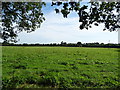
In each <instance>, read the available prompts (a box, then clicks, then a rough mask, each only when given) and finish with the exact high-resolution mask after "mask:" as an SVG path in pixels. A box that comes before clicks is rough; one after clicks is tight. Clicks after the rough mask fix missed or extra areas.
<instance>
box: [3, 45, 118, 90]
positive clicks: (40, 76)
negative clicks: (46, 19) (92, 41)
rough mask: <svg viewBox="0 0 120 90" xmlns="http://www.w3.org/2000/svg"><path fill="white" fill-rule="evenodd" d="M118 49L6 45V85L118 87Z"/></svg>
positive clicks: (4, 73)
mask: <svg viewBox="0 0 120 90" xmlns="http://www.w3.org/2000/svg"><path fill="white" fill-rule="evenodd" d="M119 50H120V49H117V48H86V47H23V46H22V47H21V46H19V47H15V46H3V47H2V76H3V77H2V80H3V81H2V83H3V88H118V87H120V82H119V79H118V68H119V65H118V51H119Z"/></svg>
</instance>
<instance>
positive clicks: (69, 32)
mask: <svg viewBox="0 0 120 90" xmlns="http://www.w3.org/2000/svg"><path fill="white" fill-rule="evenodd" d="M83 3H84V4H85V3H86V2H83ZM43 13H44V16H45V18H46V20H45V21H44V22H43V23H42V24H41V27H40V28H38V29H36V31H34V32H31V33H26V32H21V33H20V34H19V36H18V38H19V39H20V41H18V43H41V44H42V43H61V41H65V42H67V43H77V42H78V41H80V42H82V43H87V42H91V43H92V42H99V43H109V41H110V42H111V43H118V32H116V31H115V32H109V31H103V30H102V29H103V27H104V25H103V24H100V25H99V26H94V25H93V27H92V28H91V29H89V30H86V29H84V30H80V29H79V25H80V23H79V17H78V16H77V14H76V13H75V12H72V13H71V14H70V15H68V18H63V16H62V14H56V13H55V11H54V7H51V6H50V3H47V5H46V7H44V8H43Z"/></svg>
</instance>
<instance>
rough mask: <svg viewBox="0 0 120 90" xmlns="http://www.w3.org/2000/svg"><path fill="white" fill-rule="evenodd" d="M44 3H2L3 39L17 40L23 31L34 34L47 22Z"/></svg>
mask: <svg viewBox="0 0 120 90" xmlns="http://www.w3.org/2000/svg"><path fill="white" fill-rule="evenodd" d="M43 5H45V3H44V2H39V3H37V2H2V33H3V34H2V39H3V40H5V41H6V40H7V39H10V40H13V41H14V40H15V38H16V36H17V34H18V33H19V32H21V31H27V32H32V31H34V30H35V29H36V28H39V27H40V25H41V23H42V22H43V21H44V20H45V18H44V17H43V13H42V11H41V8H42V6H43Z"/></svg>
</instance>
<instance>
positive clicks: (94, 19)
mask: <svg viewBox="0 0 120 90" xmlns="http://www.w3.org/2000/svg"><path fill="white" fill-rule="evenodd" d="M89 3H90V5H91V6H90V9H89V8H88V6H87V5H83V6H81V5H80V2H69V3H68V2H65V3H63V4H62V2H55V3H52V6H53V5H57V6H60V5H63V8H62V9H55V11H56V13H60V12H61V13H62V14H63V17H65V18H67V16H68V14H69V13H70V12H71V11H73V10H74V11H76V12H77V13H78V15H79V22H81V23H82V24H80V29H84V28H86V29H88V28H91V27H92V26H91V25H92V24H93V23H94V25H96V26H99V24H100V23H104V24H105V28H104V29H103V30H106V29H109V31H115V30H116V29H117V28H120V26H119V24H118V23H119V11H120V2H89ZM86 9H89V11H86ZM115 12H116V13H117V14H115Z"/></svg>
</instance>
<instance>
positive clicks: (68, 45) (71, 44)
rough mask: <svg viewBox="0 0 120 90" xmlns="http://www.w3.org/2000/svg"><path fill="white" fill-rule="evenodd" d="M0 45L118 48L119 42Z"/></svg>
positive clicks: (9, 44)
mask: <svg viewBox="0 0 120 90" xmlns="http://www.w3.org/2000/svg"><path fill="white" fill-rule="evenodd" d="M0 45H2V46H63V47H106V48H120V44H113V43H107V44H104V43H98V42H94V43H82V42H77V43H67V42H63V41H62V42H61V43H60V44H58V43H50V44H40V43H35V44H28V43H23V44H15V43H8V42H3V43H0Z"/></svg>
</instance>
